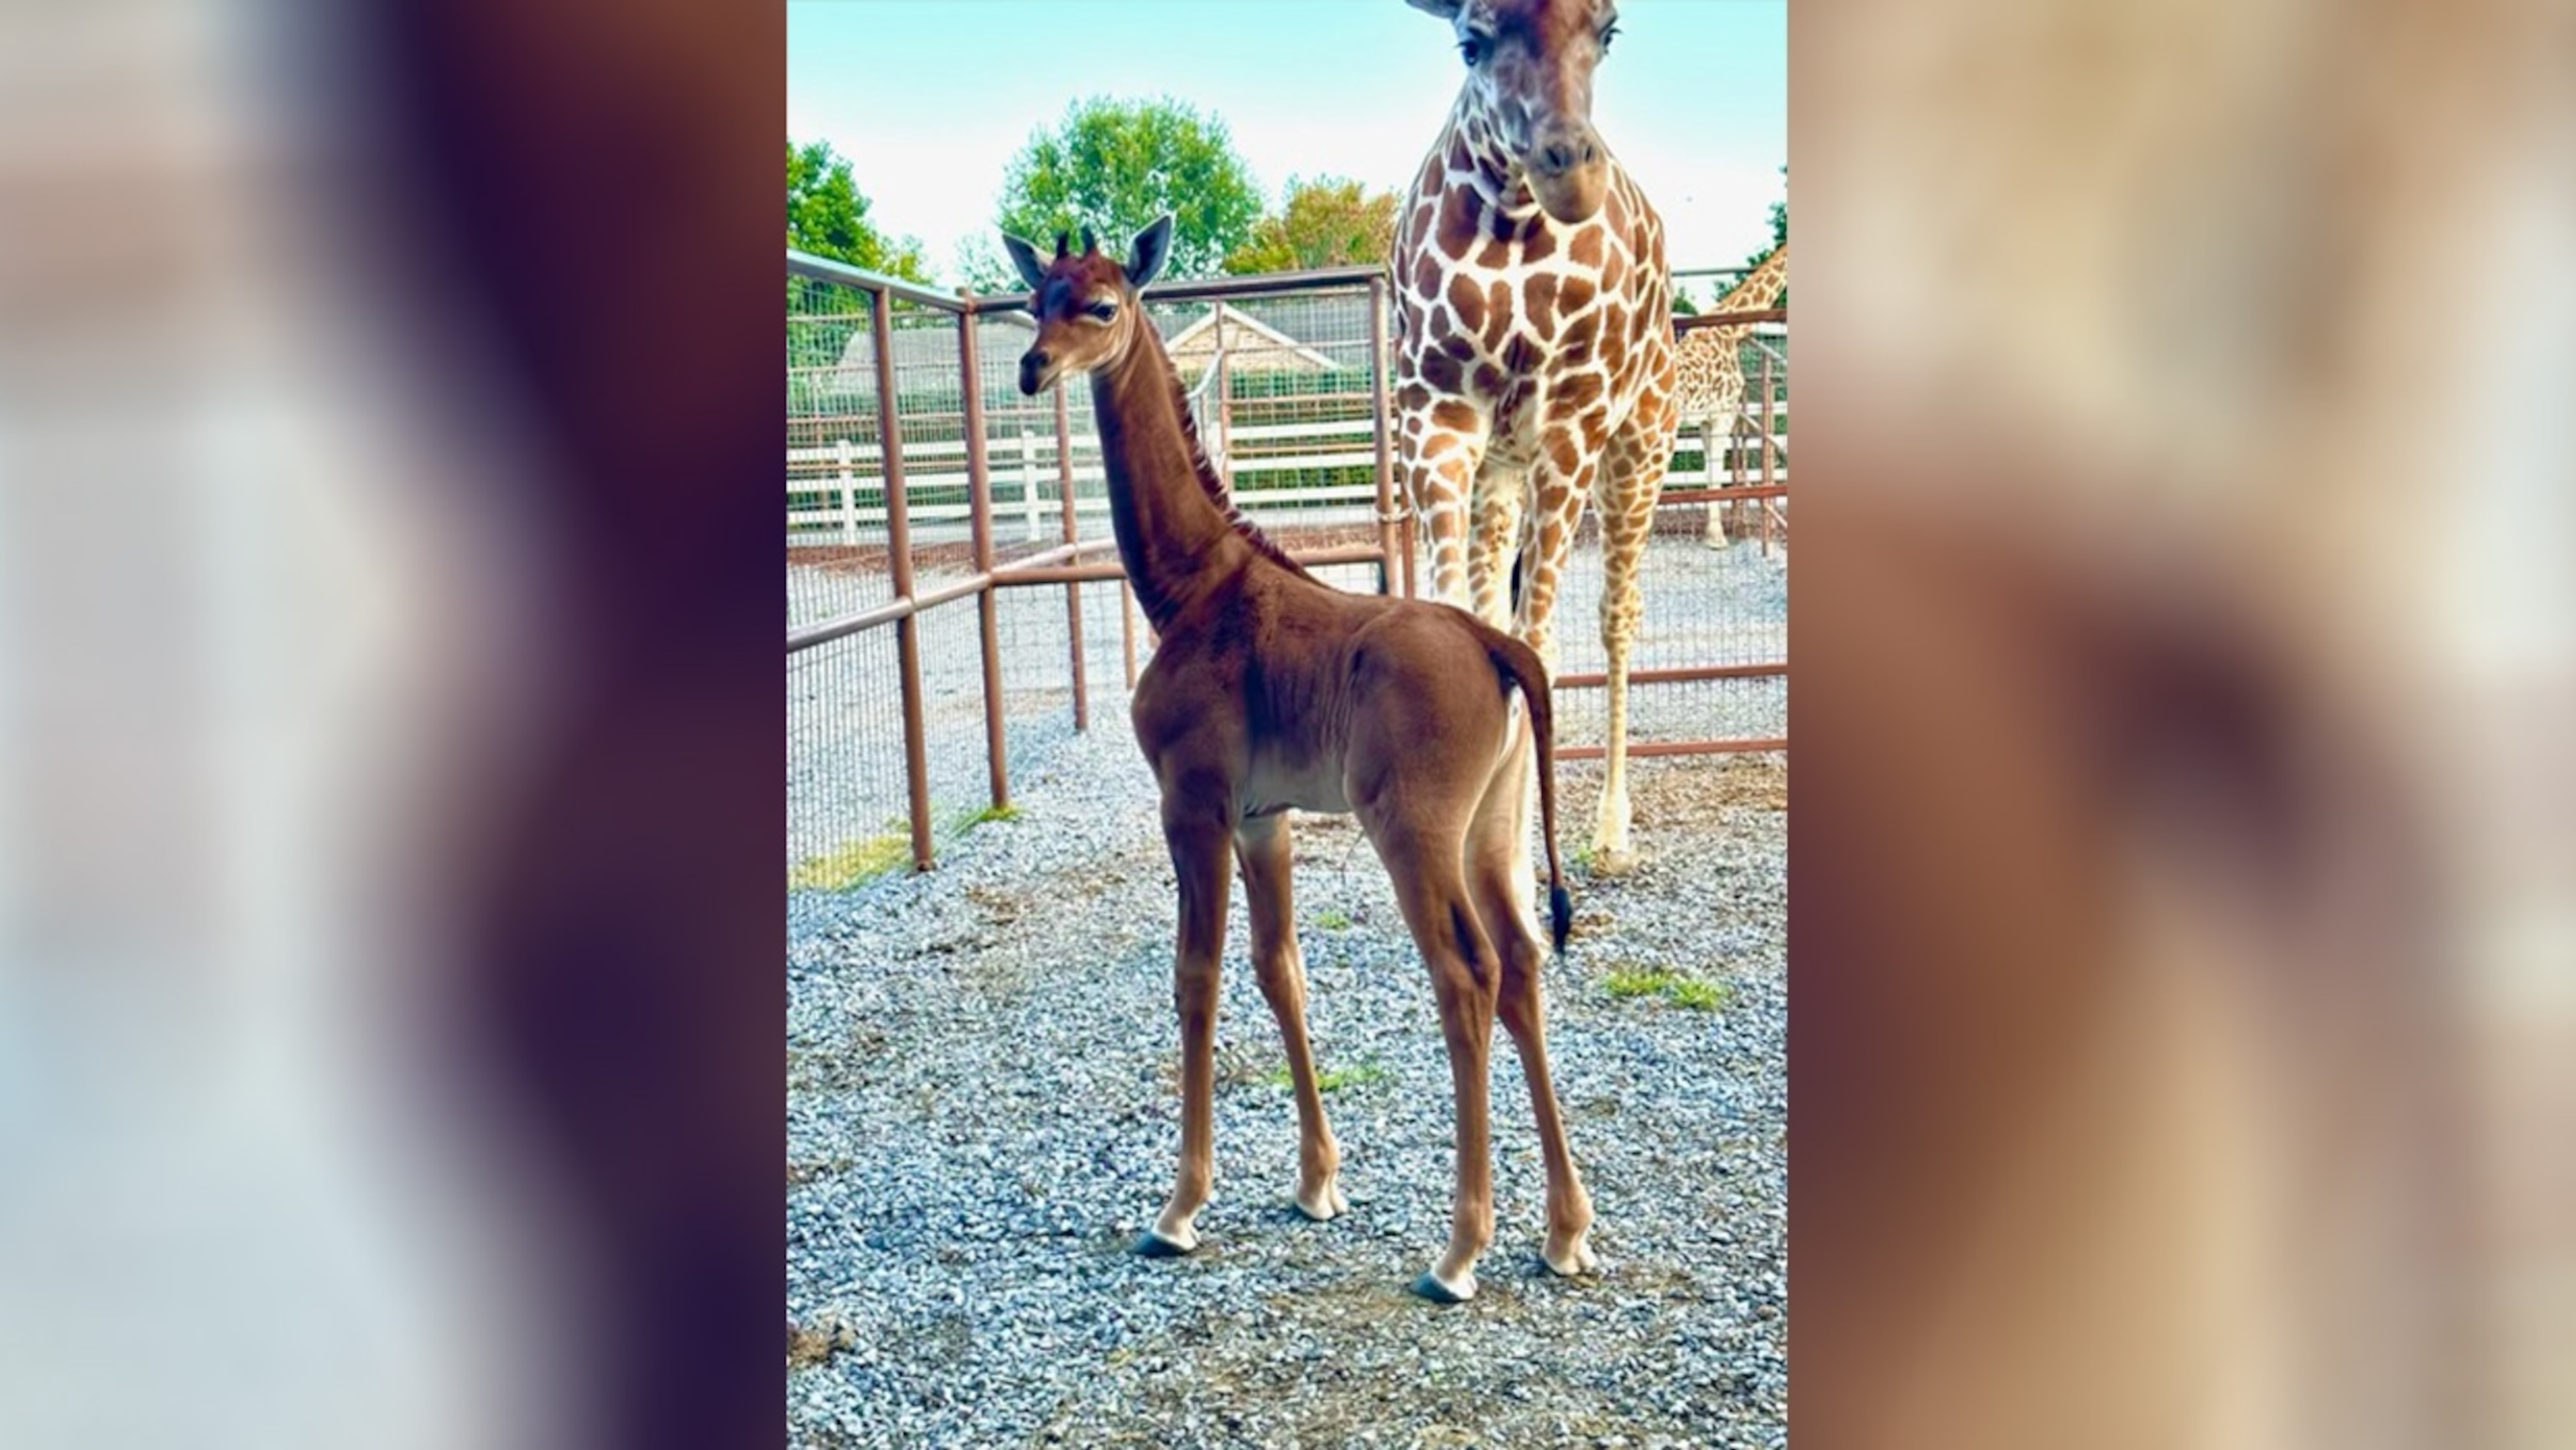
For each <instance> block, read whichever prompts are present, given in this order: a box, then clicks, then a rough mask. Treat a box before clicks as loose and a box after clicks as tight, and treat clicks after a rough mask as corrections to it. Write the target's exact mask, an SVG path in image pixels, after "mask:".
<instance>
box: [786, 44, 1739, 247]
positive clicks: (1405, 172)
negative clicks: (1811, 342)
mask: <svg viewBox="0 0 2576 1450" xmlns="http://www.w3.org/2000/svg"><path fill="white" fill-rule="evenodd" d="M1788 69H1789V66H1788V6H1787V0H1624V3H1623V4H1622V5H1621V6H1620V25H1619V41H1618V44H1617V45H1616V46H1615V47H1614V48H1613V50H1612V51H1611V54H1610V57H1609V59H1608V60H1606V61H1604V62H1603V64H1602V69H1601V73H1600V78H1599V81H1598V83H1597V94H1596V95H1595V97H1594V101H1593V117H1592V118H1593V121H1594V123H1595V124H1596V125H1597V126H1599V128H1600V130H1601V133H1602V135H1603V136H1605V137H1606V138H1608V140H1609V142H1610V147H1611V150H1612V151H1613V152H1615V153H1616V154H1617V155H1618V157H1619V159H1620V160H1621V162H1623V163H1624V164H1625V165H1626V166H1627V167H1628V169H1629V171H1630V172H1631V173H1632V174H1634V175H1635V176H1636V178H1637V180H1638V182H1639V184H1640V185H1642V186H1644V187H1645V189H1646V194H1647V196H1648V198H1649V199H1651V200H1652V201H1653V202H1654V203H1655V206H1656V209H1657V210H1659V211H1661V212H1662V213H1663V214H1664V219H1665V222H1666V226H1667V230H1668V236H1669V245H1670V249H1671V254H1672V260H1673V263H1674V265H1676V266H1683V267H1690V266H1732V265H1734V264H1736V263H1738V262H1741V261H1742V260H1743V259H1744V257H1745V255H1746V254H1747V253H1749V252H1752V251H1755V250H1757V249H1758V248H1760V247H1761V246H1762V245H1763V244H1764V243H1765V242H1767V241H1768V240H1769V237H1770V220H1769V218H1770V205H1771V203H1772V202H1774V201H1777V200H1779V199H1780V198H1781V197H1782V196H1783V195H1784V194H1785V193H1784V188H1785V186H1786V182H1785V180H1784V178H1783V177H1782V175H1781V170H1780V168H1781V166H1782V165H1783V163H1785V162H1786V161H1787V160H1788V158H1789V142H1788V120H1789V105H1788ZM1460 70H1461V67H1460V62H1459V59H1458V55H1457V52H1456V51H1455V50H1454V49H1453V48H1452V45H1451V39H1450V35H1449V28H1448V26H1447V25H1446V24H1445V23H1443V22H1442V21H1440V20H1438V19H1436V18H1434V17H1432V16H1430V15H1427V14H1424V13H1423V12H1421V11H1419V10H1415V9H1413V8H1411V7H1410V6H1408V5H1406V4H1404V3H1403V0H1268V3H1253V0H788V6H787V134H788V136H789V137H791V138H793V139H795V140H797V141H800V142H804V141H816V140H821V141H829V142H831V143H832V146H833V149H835V150H837V151H839V152H840V153H841V154H842V155H844V156H847V157H849V158H850V159H851V161H852V163H853V169H854V171H855V173H856V175H857V178H858V183H859V190H860V191H861V192H862V193H863V194H865V195H866V196H867V197H868V198H869V200H870V202H871V203H872V206H873V209H872V212H871V215H872V217H873V218H874V219H875V220H876V221H877V222H878V223H879V224H880V225H881V226H883V227H885V228H886V229H887V230H889V231H892V232H897V233H910V234H911V235H913V236H916V237H919V238H921V240H922V242H923V243H924V246H925V250H926V252H927V255H928V258H929V260H930V262H931V264H932V267H933V270H934V271H941V272H951V273H953V269H954V264H955V261H956V250H957V244H958V243H959V242H960V241H961V240H962V239H963V238H964V237H965V236H966V235H967V234H968V233H969V232H977V231H981V230H983V229H984V228H985V227H986V226H987V225H989V224H990V221H991V218H992V215H993V211H994V199H995V194H996V193H997V191H998V190H999V189H1000V186H1001V181H1002V171H1003V168H1004V166H1005V165H1007V164H1008V162H1009V160H1010V158H1011V156H1012V154H1013V153H1014V152H1016V151H1018V150H1019V149H1020V147H1021V146H1022V145H1023V144H1025V143H1026V142H1027V140H1028V138H1029V133H1030V132H1031V131H1033V130H1036V129H1039V128H1042V127H1048V126H1052V125H1053V124H1054V123H1055V122H1056V121H1058V120H1059V119H1061V118H1062V116H1063V115H1064V110H1065V107H1066V105H1067V104H1069V103H1070V102H1072V101H1073V100H1075V99H1077V98H1079V97H1083V96H1089V95H1098V94H1107V95H1113V96H1119V97H1123V98H1133V97H1148V96H1158V95H1169V96H1172V97H1175V98H1177V99H1179V100H1182V101H1185V102H1188V103H1189V104H1191V105H1194V106H1196V107H1198V108H1199V109H1200V110H1201V111H1202V112H1212V113H1214V114H1215V115H1216V116H1218V117H1219V118H1221V119H1222V120H1224V121H1225V123H1226V125H1227V127H1228V128H1229V130H1230V131H1231V132H1232V134H1233V140H1234V147H1235V150H1236V152H1237V153H1238V154H1239V155H1241V156H1242V157H1243V158H1244V160H1245V161H1246V162H1248V163H1249V164H1250V166H1251V168H1252V172H1253V177H1254V179H1255V180H1256V181H1257V182H1258V183H1259V184H1260V185H1261V187H1262V188H1263V189H1264V191H1266V192H1267V193H1268V195H1269V197H1270V200H1271V202H1272V204H1273V205H1276V204H1277V202H1278V199H1279V195H1280V192H1281V190H1282V188H1283V187H1284V185H1285V184H1286V182H1287V180H1288V178H1289V177H1290V176H1291V175H1292V174H1294V175H1298V176H1313V175H1317V174H1323V173H1332V174H1337V175H1342V176H1352V177H1357V178H1359V179H1360V180H1362V181H1365V182H1367V183H1368V184H1369V185H1370V186H1371V187H1373V188H1380V187H1388V188H1391V187H1394V186H1396V185H1397V184H1398V183H1399V182H1401V181H1404V180H1406V179H1408V178H1410V177H1411V175H1412V174H1413V172H1414V170H1415V168H1416V167H1418V166H1419V165H1420V164H1421V159H1422V155H1423V153H1424V152H1425V151H1427V150H1428V149H1429V148H1430V145H1431V138H1432V136H1433V135H1434V134H1435V133H1437V132H1438V130H1439V129H1440V123H1441V120H1442V118H1444V117H1445V116H1446V115H1447V114H1448V111H1449V104H1450V102H1451V101H1452V100H1453V99H1455V98H1456V96H1457V93H1458V81H1459V77H1460Z"/></svg>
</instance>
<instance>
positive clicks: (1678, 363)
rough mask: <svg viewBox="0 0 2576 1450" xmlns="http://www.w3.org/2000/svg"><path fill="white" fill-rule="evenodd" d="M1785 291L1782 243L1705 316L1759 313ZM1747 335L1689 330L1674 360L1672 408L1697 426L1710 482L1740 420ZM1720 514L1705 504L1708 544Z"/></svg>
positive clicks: (1741, 329)
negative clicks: (1706, 508)
mask: <svg viewBox="0 0 2576 1450" xmlns="http://www.w3.org/2000/svg"><path fill="white" fill-rule="evenodd" d="M1788 288H1789V244H1788V243H1787V242H1782V243H1781V244H1780V245H1778V246H1776V247H1773V248H1772V249H1771V253H1770V255H1769V256H1766V257H1764V258H1763V259H1762V260H1761V261H1760V262H1759V263H1757V264H1755V266H1754V268H1753V270H1751V271H1749V272H1747V273H1745V274H1744V277H1743V279H1742V280H1740V281H1738V282H1737V283H1736V284H1735V285H1734V286H1732V287H1730V288H1728V289H1727V290H1726V295H1725V296H1723V297H1720V298H1719V299H1717V302H1716V304H1715V305H1714V306H1712V307H1710V308H1709V311H1710V312H1712V313H1725V312H1759V311H1761V310H1763V309H1764V308H1766V307H1772V306H1776V305H1778V303H1779V301H1780V294H1781V293H1783V292H1785V291H1787V290H1788ZM1750 331H1752V329H1751V328H1750V327H1749V326H1734V327H1694V328H1692V329H1691V330H1690V331H1688V332H1685V333H1683V334H1682V340H1681V347H1680V350H1679V351H1678V352H1677V353H1676V354H1675V357H1674V368H1675V372H1676V373H1677V375H1678V377H1679V379H1680V381H1679V382H1678V383H1677V384H1676V386H1675V388H1674V392H1673V406H1674V407H1675V408H1676V409H1677V410H1678V411H1679V412H1680V413H1681V416H1682V418H1683V420H1684V421H1686V422H1694V423H1697V424H1699V439H1700V450H1701V453H1702V455H1703V456H1704V457H1706V458H1707V459H1708V471H1709V474H1710V476H1711V477H1712V478H1714V477H1715V476H1716V474H1717V470H1718V461H1719V450H1721V449H1722V448H1724V447H1725V446H1726V445H1727V444H1729V443H1732V442H1733V441H1734V440H1735V433H1736V429H1737V428H1738V427H1740V426H1741V425H1742V424H1743V421H1744V416H1743V410H1744V359H1743V357H1742V356H1741V355H1740V354H1741V353H1742V352H1743V350H1744V337H1745V334H1746V333H1748V332H1750ZM1721 429H1723V430H1724V431H1723V432H1721V431H1720V430H1721ZM1722 512H1723V510H1722V509H1721V507H1720V506H1719V505H1717V504H1711V505H1709V509H1708V542H1709V543H1710V544H1711V545H1723V544H1725V542H1726V530H1725V527H1724V525H1723V523H1722V522H1721V515H1722Z"/></svg>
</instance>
